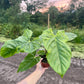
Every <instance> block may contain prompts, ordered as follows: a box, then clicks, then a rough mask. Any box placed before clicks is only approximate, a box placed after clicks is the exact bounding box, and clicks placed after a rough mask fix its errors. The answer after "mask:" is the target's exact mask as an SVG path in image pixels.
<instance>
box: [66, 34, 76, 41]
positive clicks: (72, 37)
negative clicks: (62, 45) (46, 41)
mask: <svg viewBox="0 0 84 84" xmlns="http://www.w3.org/2000/svg"><path fill="white" fill-rule="evenodd" d="M65 34H66V35H67V36H68V38H69V40H68V41H71V40H73V39H75V38H76V37H77V35H76V34H74V33H68V32H66V33H65Z"/></svg>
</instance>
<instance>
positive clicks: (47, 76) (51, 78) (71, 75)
mask: <svg viewBox="0 0 84 84" xmlns="http://www.w3.org/2000/svg"><path fill="white" fill-rule="evenodd" d="M1 46H2V44H1V43H0V47H1ZM26 55H27V54H25V53H20V54H16V55H14V56H13V57H10V58H7V59H3V58H2V57H0V84H16V83H17V82H18V81H21V80H22V79H24V78H25V77H27V76H28V75H29V74H31V73H32V72H33V71H34V70H35V66H34V67H33V68H31V69H30V70H28V71H25V72H20V73H17V69H18V65H19V63H20V62H21V61H22V60H23V59H24V57H25V56H26ZM32 80H33V79H32ZM37 84H84V60H81V59H77V58H75V59H72V64H71V67H70V68H69V70H68V71H67V73H66V74H65V76H64V78H63V79H62V78H60V76H59V75H58V74H57V73H55V72H54V71H53V70H52V69H51V68H49V69H48V70H46V72H45V73H44V74H43V76H42V77H41V78H40V80H39V81H38V82H37Z"/></svg>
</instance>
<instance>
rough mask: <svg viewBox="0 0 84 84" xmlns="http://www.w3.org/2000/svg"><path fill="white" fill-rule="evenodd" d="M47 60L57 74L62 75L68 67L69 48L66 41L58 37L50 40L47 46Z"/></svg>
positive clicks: (69, 58)
mask: <svg viewBox="0 0 84 84" xmlns="http://www.w3.org/2000/svg"><path fill="white" fill-rule="evenodd" d="M47 51H48V54H47V60H48V62H49V64H50V66H51V67H52V68H53V69H54V70H55V71H56V72H57V73H58V74H59V75H61V77H63V76H64V74H65V72H66V71H67V70H68V68H69V67H70V60H71V50H70V48H69V47H68V46H67V44H66V43H64V42H62V41H60V40H59V39H55V38H53V40H52V41H50V45H49V46H48V47H47Z"/></svg>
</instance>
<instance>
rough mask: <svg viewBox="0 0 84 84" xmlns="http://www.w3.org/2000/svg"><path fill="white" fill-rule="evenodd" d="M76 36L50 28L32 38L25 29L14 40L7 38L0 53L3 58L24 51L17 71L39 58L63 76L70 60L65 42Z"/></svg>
mask: <svg viewBox="0 0 84 84" xmlns="http://www.w3.org/2000/svg"><path fill="white" fill-rule="evenodd" d="M74 38H76V35H75V34H73V33H66V32H64V31H63V30H58V31H56V32H55V31H53V30H52V29H51V28H50V29H47V30H45V31H43V33H42V34H41V35H40V36H39V37H36V38H33V39H32V31H31V30H29V29H27V30H25V31H24V34H23V35H22V36H20V37H18V38H16V39H14V40H9V41H7V42H5V44H4V45H3V46H2V47H1V50H0V54H1V56H2V57H4V58H8V57H11V56H13V55H14V54H16V53H20V52H23V53H24V52H25V53H28V55H27V56H26V57H25V58H24V60H23V61H22V62H21V63H20V65H19V68H18V70H17V72H22V71H25V70H28V69H30V68H31V67H33V66H34V65H36V64H37V63H38V62H39V61H40V59H41V58H43V60H42V62H45V63H46V62H47V63H48V64H49V66H50V67H51V68H52V69H53V70H54V71H55V72H57V73H58V74H59V75H60V76H61V77H63V76H64V74H65V73H66V71H67V70H68V68H69V67H70V62H71V56H72V54H71V49H70V48H69V46H68V45H67V42H68V41H70V40H73V39H74Z"/></svg>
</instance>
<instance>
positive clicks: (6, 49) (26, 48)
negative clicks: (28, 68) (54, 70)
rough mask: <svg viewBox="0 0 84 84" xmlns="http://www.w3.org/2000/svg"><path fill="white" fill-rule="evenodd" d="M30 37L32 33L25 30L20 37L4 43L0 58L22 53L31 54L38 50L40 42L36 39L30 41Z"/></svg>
mask: <svg viewBox="0 0 84 84" xmlns="http://www.w3.org/2000/svg"><path fill="white" fill-rule="evenodd" d="M31 36H32V31H31V30H28V29H27V30H26V31H25V32H24V34H23V35H22V36H20V37H18V38H17V39H15V40H10V41H8V42H6V43H5V44H4V45H3V46H2V48H1V56H2V57H4V58H7V57H11V56H13V55H14V54H15V53H19V52H22V51H23V52H27V53H31V52H34V51H35V50H37V49H39V47H40V42H39V41H38V39H35V40H32V41H30V37H31Z"/></svg>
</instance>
